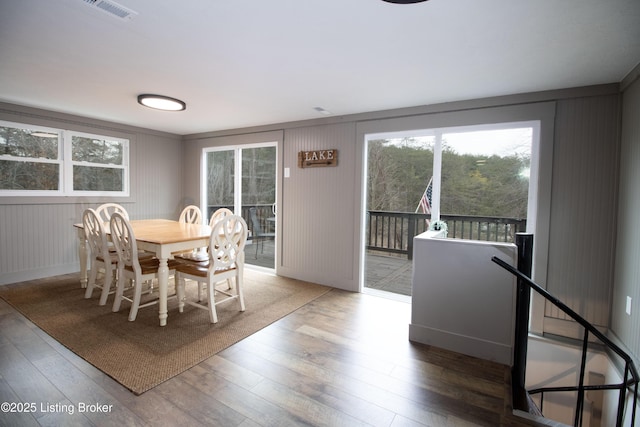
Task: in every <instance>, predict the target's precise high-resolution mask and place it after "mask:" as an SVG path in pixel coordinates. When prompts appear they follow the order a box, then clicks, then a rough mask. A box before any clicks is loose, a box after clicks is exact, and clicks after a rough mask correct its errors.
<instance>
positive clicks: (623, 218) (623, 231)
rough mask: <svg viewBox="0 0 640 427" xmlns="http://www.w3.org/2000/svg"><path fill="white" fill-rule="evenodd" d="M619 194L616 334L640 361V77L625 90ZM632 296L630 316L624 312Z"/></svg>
mask: <svg viewBox="0 0 640 427" xmlns="http://www.w3.org/2000/svg"><path fill="white" fill-rule="evenodd" d="M618 194H619V196H618V232H617V245H616V263H615V281H614V288H613V297H612V304H611V307H612V308H611V309H612V311H611V329H612V331H613V333H614V334H615V335H616V336H617V337H618V338H619V339H620V340H621V341H622V342H623V343H624V344H625V345H626V346H627V347H628V348H629V349H630V350H631V352H632V353H633V354H634V355H635V356H636V360H640V79H636V80H635V82H633V83H632V84H631V85H630V86H629V87H627V88H626V89H625V91H624V95H623V103H622V148H621V155H620V186H619V193H618ZM627 296H630V297H631V300H632V306H631V315H630V316H629V315H627V314H626V313H625V308H626V307H625V306H626V299H627Z"/></svg>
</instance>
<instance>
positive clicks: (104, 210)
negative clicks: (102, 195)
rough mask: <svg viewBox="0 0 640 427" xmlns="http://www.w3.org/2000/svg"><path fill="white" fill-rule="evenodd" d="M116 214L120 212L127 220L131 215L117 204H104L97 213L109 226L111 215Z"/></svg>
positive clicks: (98, 208)
mask: <svg viewBox="0 0 640 427" xmlns="http://www.w3.org/2000/svg"><path fill="white" fill-rule="evenodd" d="M114 212H119V213H120V214H121V215H123V216H124V217H125V218H126V219H127V220H128V219H129V213H128V212H127V210H126V209H125V208H123V207H122V206H121V205H119V204H117V203H103V204H101V205H100V206H98V207H97V208H96V213H97V214H98V217H99V218H100V219H101V220H102V223H103V224H109V221H110V220H111V215H113V214H114Z"/></svg>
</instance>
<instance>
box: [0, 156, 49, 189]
mask: <svg viewBox="0 0 640 427" xmlns="http://www.w3.org/2000/svg"><path fill="white" fill-rule="evenodd" d="M59 177H60V165H58V164H56V163H37V162H15V161H6V160H0V189H3V190H58V187H59V182H60V181H59Z"/></svg>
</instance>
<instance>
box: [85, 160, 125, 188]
mask: <svg viewBox="0 0 640 427" xmlns="http://www.w3.org/2000/svg"><path fill="white" fill-rule="evenodd" d="M123 181H124V170H123V169H113V168H101V167H91V166H74V167H73V189H74V190H75V191H120V190H121V189H122V187H123Z"/></svg>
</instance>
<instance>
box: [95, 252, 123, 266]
mask: <svg viewBox="0 0 640 427" xmlns="http://www.w3.org/2000/svg"><path fill="white" fill-rule="evenodd" d="M96 259H97V260H98V261H101V262H105V261H107V262H108V261H111V262H112V263H113V264H116V263H117V262H118V254H117V253H116V252H109V259H108V260H105V259H104V258H103V257H102V256H100V255H98V256H96Z"/></svg>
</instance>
